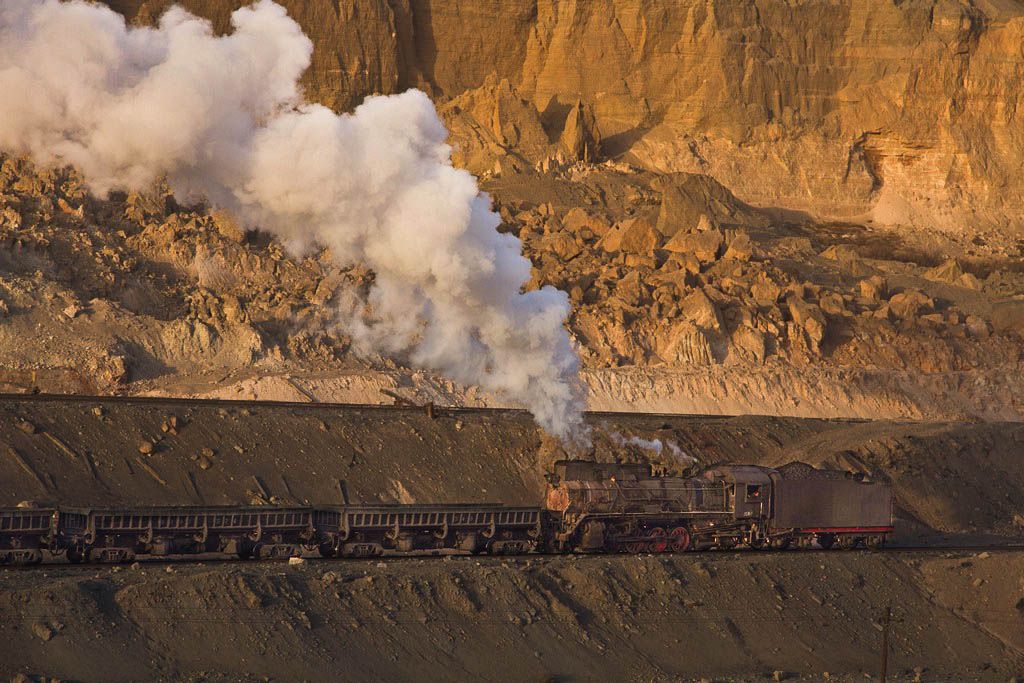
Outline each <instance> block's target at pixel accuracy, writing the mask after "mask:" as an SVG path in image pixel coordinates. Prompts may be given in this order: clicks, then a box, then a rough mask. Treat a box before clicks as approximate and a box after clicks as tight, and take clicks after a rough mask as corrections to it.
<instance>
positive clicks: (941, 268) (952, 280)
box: [924, 259, 964, 285]
mask: <svg viewBox="0 0 1024 683" xmlns="http://www.w3.org/2000/svg"><path fill="white" fill-rule="evenodd" d="M963 274H964V270H963V268H961V267H960V263H959V262H958V261H957V260H956V259H948V260H947V261H945V262H944V263H942V264H941V265H938V266H935V267H934V268H931V269H929V270H926V271H925V272H924V279H926V280H931V281H932V282H945V283H948V284H951V285H954V284H957V280H959V279H960V277H961V276H963Z"/></svg>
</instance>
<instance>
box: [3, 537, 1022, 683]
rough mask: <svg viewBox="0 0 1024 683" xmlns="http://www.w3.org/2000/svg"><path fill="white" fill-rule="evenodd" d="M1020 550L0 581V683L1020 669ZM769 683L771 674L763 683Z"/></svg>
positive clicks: (233, 567) (410, 563)
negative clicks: (21, 676) (887, 648)
mask: <svg viewBox="0 0 1024 683" xmlns="http://www.w3.org/2000/svg"><path fill="white" fill-rule="evenodd" d="M1022 571H1024V554H1022V553H1020V552H998V553H984V554H974V553H947V554H942V553H938V552H934V551H919V552H915V553H887V554H872V553H867V552H853V553H838V552H834V553H826V552H815V551H807V552H790V553H754V552H749V553H704V554H700V555H697V554H693V555H687V556H679V557H655V556H642V557H635V558H621V557H616V558H603V557H558V558H519V559H513V560H499V559H490V558H485V559H476V558H463V557H459V558H450V559H447V560H445V559H441V558H430V559H416V560H385V561H380V562H378V561H365V562H364V561H337V562H329V561H315V562H314V561H310V562H306V563H305V564H303V565H301V566H290V565H288V564H284V563H270V564H261V565H256V564H245V565H238V564H224V563H220V564H203V563H179V564H173V565H166V564H161V563H152V564H149V563H144V564H142V565H140V566H139V567H138V568H109V567H100V568H69V567H61V568H54V567H51V568H47V569H45V570H31V571H21V570H5V571H0V610H2V612H3V614H4V617H5V618H4V619H3V620H2V621H0V673H2V674H4V675H7V676H14V675H16V674H17V673H19V672H25V673H31V674H32V675H34V676H38V675H45V676H48V677H55V678H59V679H62V680H67V679H73V680H85V681H99V680H103V681H130V680H155V679H161V680H196V681H198V680H253V681H257V680H268V679H269V680H282V681H291V680H346V681H366V680H456V679H461V680H468V679H473V680H487V681H552V680H557V681H586V680H622V681H665V680H672V681H697V680H701V679H704V680H716V681H739V680H742V681H765V680H773V678H774V677H775V676H776V674H775V672H780V673H779V674H778V676H779V677H781V678H784V679H786V680H790V679H792V680H796V679H800V680H824V679H826V678H827V679H828V680H840V681H858V680H865V679H866V678H870V677H872V676H874V675H876V674H877V671H878V666H879V653H880V638H881V633H880V630H881V626H880V622H881V619H882V615H883V614H884V611H885V609H886V607H888V606H889V605H892V608H893V623H892V627H891V636H890V642H891V646H892V651H891V655H890V659H889V667H890V668H889V672H890V675H891V676H892V678H890V680H901V681H910V680H922V681H976V680H977V681H1000V682H1004V681H1007V680H1009V679H1010V678H1011V677H1012V676H1015V675H1016V676H1020V675H1021V673H1022V672H1024V635H1022V634H1024V610H1022V606H1021V605H1022V603H1021V601H1022V599H1024V598H1022V597H1021V596H1022V595H1024V585H1022V584H1021V581H1020V578H1019V577H1020V576H1021V574H1022ZM775 680H778V679H775Z"/></svg>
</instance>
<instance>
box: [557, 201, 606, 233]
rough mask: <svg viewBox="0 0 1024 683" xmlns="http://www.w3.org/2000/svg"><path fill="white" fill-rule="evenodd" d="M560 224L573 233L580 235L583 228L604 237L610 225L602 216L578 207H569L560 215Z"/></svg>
mask: <svg viewBox="0 0 1024 683" xmlns="http://www.w3.org/2000/svg"><path fill="white" fill-rule="evenodd" d="M562 225H563V226H565V229H566V230H568V231H569V232H571V233H573V234H576V235H581V234H583V232H584V231H585V230H589V231H590V232H592V233H593V234H594V235H596V236H597V237H604V235H605V234H606V233H607V232H608V231H609V230H610V229H611V225H609V224H608V221H606V220H605V219H604V218H601V217H600V216H594V215H593V214H590V213H588V212H587V211H586V210H585V209H581V208H579V207H576V208H574V209H570V210H569V212H568V213H566V214H565V215H564V216H562Z"/></svg>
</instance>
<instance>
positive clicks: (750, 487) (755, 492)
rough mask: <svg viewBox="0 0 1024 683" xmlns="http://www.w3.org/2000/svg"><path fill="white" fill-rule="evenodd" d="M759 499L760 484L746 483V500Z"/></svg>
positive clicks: (751, 501)
mask: <svg viewBox="0 0 1024 683" xmlns="http://www.w3.org/2000/svg"><path fill="white" fill-rule="evenodd" d="M760 500H761V484H747V495H746V501H747V502H748V503H756V502H758V501H760Z"/></svg>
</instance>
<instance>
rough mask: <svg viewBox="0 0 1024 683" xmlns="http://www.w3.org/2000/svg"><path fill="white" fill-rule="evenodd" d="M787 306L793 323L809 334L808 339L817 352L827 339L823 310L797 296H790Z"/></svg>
mask: <svg viewBox="0 0 1024 683" xmlns="http://www.w3.org/2000/svg"><path fill="white" fill-rule="evenodd" d="M786 305H787V307H788V309H789V315H790V317H791V318H792V319H793V322H794V323H796V325H797V326H799V327H800V328H801V329H802V330H803V331H804V332H806V333H807V337H808V339H810V341H811V342H812V344H813V347H814V348H815V350H816V349H817V347H818V345H819V344H821V342H822V340H823V339H824V338H825V324H826V323H825V316H824V315H822V312H821V309H819V308H818V307H817V306H815V305H814V304H811V303H808V302H806V301H804V300H803V299H801V298H799V297H797V296H790V297H789V298H788V299H787V300H786Z"/></svg>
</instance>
